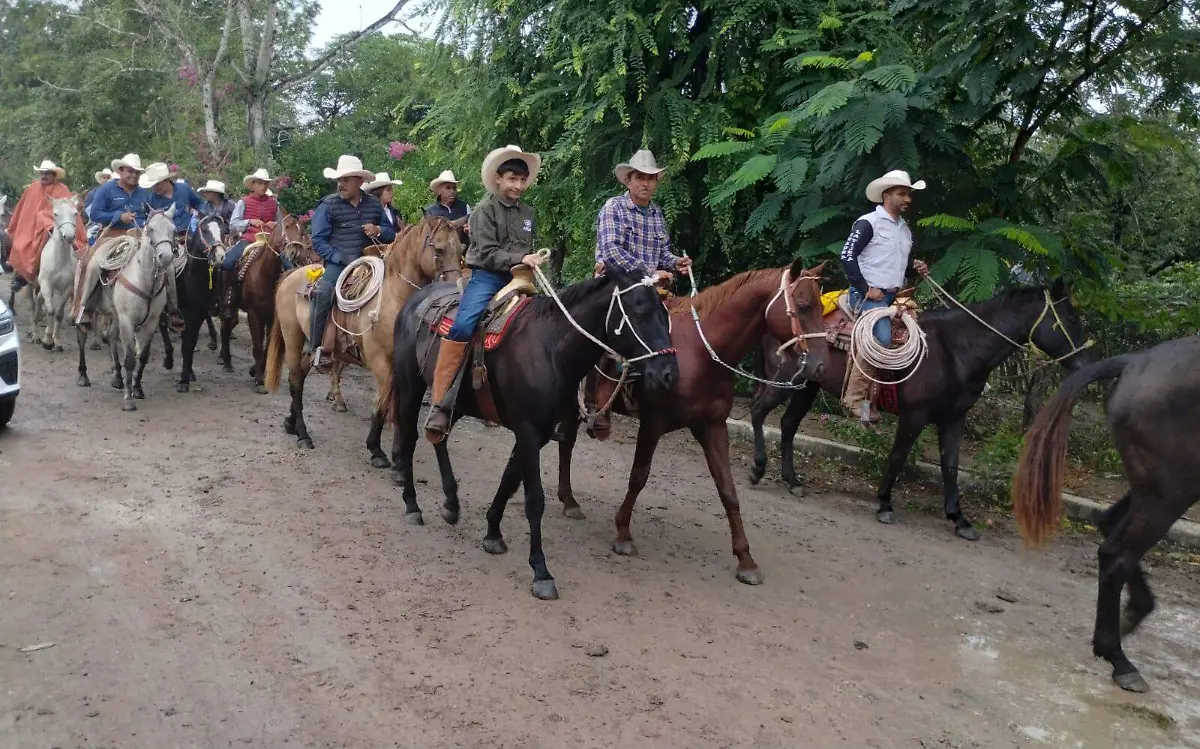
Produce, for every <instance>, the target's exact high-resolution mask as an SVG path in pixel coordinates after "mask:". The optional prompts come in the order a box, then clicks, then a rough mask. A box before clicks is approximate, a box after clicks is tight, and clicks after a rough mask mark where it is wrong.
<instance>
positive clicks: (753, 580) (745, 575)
mask: <svg viewBox="0 0 1200 749" xmlns="http://www.w3.org/2000/svg"><path fill="white" fill-rule="evenodd" d="M763 578H764V575H763V573H762V570H760V569H758V568H757V567H755V568H754V569H752V570H738V571H737V579H738V582H739V583H745V584H747V585H762V581H763Z"/></svg>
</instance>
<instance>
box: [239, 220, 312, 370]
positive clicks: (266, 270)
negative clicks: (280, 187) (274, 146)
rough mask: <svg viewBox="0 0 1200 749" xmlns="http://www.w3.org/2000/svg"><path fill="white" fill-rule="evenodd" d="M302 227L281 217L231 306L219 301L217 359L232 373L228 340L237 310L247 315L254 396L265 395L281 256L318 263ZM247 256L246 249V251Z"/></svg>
mask: <svg viewBox="0 0 1200 749" xmlns="http://www.w3.org/2000/svg"><path fill="white" fill-rule="evenodd" d="M306 239H307V238H306V237H305V236H304V227H303V226H302V225H301V223H300V219H298V218H296V217H295V216H284V218H283V223H281V224H276V225H275V226H274V227H273V228H272V229H271V235H270V238H269V239H268V240H267V246H266V247H265V248H263V249H261V250H259V251H258V252H257V253H256V254H255V256H254V257H253V258H251V259H250V261H249V267H248V268H246V272H245V274H244V276H243V277H242V280H241V282H240V283H239V284H238V288H237V289H236V290H235V291H234V294H233V304H232V305H229V304H226V297H225V295H222V299H221V353H220V355H219V357H218V359H219V360H220V362H221V365H222V366H223V367H224V369H225V371H226V372H232V371H233V358H232V356H231V355H230V353H229V337H230V334H232V333H233V329H234V327H235V326H236V325H237V323H238V310H239V309H241V310H242V311H244V312H245V313H246V325H247V326H248V327H249V328H250V347H251V350H252V351H253V352H254V366H253V367H251V368H250V376H251V377H253V378H254V392H256V393H266V392H267V388H266V385H265V384H264V381H263V373H264V372H266V358H267V357H266V352H267V333H268V332H269V331H270V330H271V321H272V320H273V319H274V317H275V287H276V286H277V285H278V284H279V277H280V276H281V275H282V274H283V261H282V260H281V259H280V257H281V255H282V254H286V255H287V256H288V257H289V258H291V260H292V261H293V262H294V263H296V264H298V265H305V264H308V263H316V262H320V260H321V259H320V258H319V257H318V256H317V254H316V253H315V252H314V251H313V249H312V244H311V242H310V241H306ZM246 251H247V252H250V250H249V249H247V250H246Z"/></svg>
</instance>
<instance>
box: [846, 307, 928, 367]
mask: <svg viewBox="0 0 1200 749" xmlns="http://www.w3.org/2000/svg"><path fill="white" fill-rule="evenodd" d="M892 315H893V310H892V307H890V306H888V307H878V308H876V309H869V310H864V311H862V312H860V313H859V315H858V319H857V320H856V321H855V322H854V329H853V330H851V331H850V352H849V353H850V360H851V361H853V362H854V367H855V369H857V370H858V371H859V372H860V373H861V374H862V375H863V376H864V377H866V378H867V379H868V380H870V381H871V382H874V383H878V384H880V385H883V384H889V385H893V384H896V383H900V382H904V381H905V380H907V379H909V378H910V377H912V376H913V375H915V374H916V373H917V369H918V368H919V367H920V366H921V362H923V361H924V360H925V357H926V356H927V355H928V354H929V342H928V341H926V340H925V331H923V330H921V326H920V325H918V324H917V318H916V315H907V314H906V315H901V317H900V322H901V323H903V325H904V327H905V328H906V329H907V330H908V340H907V341H905V342H904V343H903V344H901V345H900V346H898V347H896V348H891V347H888V346H884V345H883V344H882V343H880V342H879V341H877V340H875V334H874V333H873V332H872V328H874V327H875V323H877V322H879V321H880V320H883V319H885V318H889V317H891V316H892ZM892 324H893V325H895V324H896V322H895V320H893V321H892ZM860 361H862V362H865V363H867V364H868V365H870V366H871V367H874V368H875V369H882V370H886V371H888V372H899V371H901V370H904V369H907V368H909V367H912V371H911V372H909V373H908V374H907V375H905V377H904V378H903V379H900V380H877V379H875V378H874V377H872V376H871V375H870V374H868V373H867V372H866V371H865V370H864V369H863V367H862V365H861V364H860V363H859V362H860Z"/></svg>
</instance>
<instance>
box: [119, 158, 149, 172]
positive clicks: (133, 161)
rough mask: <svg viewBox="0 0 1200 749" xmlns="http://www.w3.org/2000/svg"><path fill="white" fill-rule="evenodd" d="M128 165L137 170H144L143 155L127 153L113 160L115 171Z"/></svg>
mask: <svg viewBox="0 0 1200 749" xmlns="http://www.w3.org/2000/svg"><path fill="white" fill-rule="evenodd" d="M123 166H127V167H129V168H130V169H132V170H133V171H135V172H144V171H146V170H145V169H143V168H142V157H141V156H138V155H137V154H136V153H127V154H125V155H124V156H122V157H121V158H119V159H113V160H112V170H113V171H114V172H116V171H118V170H120V168H121V167H123Z"/></svg>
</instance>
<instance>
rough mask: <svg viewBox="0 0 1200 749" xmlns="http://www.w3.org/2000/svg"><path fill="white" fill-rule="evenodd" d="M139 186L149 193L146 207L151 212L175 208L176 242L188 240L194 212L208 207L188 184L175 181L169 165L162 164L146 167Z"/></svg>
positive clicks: (173, 217)
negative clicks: (188, 231)
mask: <svg viewBox="0 0 1200 749" xmlns="http://www.w3.org/2000/svg"><path fill="white" fill-rule="evenodd" d="M138 186H139V187H141V188H143V189H145V190H148V191H149V194H148V195H147V196H146V206H147V208H148V209H149V210H154V211H165V210H167V209H168V208H170V207H171V206H175V214H174V215H173V216H172V218H171V220H172V221H174V222H175V235H176V240H177V241H180V242H183V241H185V240H186V239H187V230H188V226H189V225H190V224H191V220H192V211H196V212H203V211H204V209H205V208H207V206H208V203H206V202H204V199H203V198H201V197H200V196H199V195H197V194H196V191H195V190H193V189H192V188H191V187H189V186H188V183H186V182H184V181H183V180H175V179H174V178H173V177H172V176H171V172H170V171H168V168H167V165H166V164H164V163H161V162H156V163H154V164H151V165H150V166H148V167H146V171H145V172H143V173H142V176H141V177H139V178H138Z"/></svg>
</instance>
